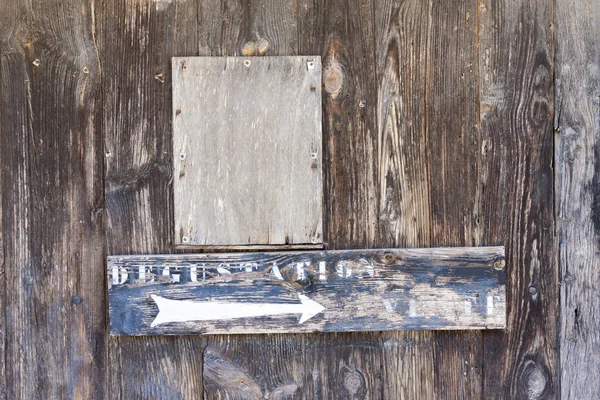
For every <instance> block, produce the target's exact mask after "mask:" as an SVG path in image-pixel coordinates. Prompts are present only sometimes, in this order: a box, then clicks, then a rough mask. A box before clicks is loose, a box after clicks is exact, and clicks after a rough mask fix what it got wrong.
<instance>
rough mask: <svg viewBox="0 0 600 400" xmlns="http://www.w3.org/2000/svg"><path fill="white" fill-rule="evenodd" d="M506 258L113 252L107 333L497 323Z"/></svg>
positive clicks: (464, 253)
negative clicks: (309, 308) (316, 309)
mask: <svg viewBox="0 0 600 400" xmlns="http://www.w3.org/2000/svg"><path fill="white" fill-rule="evenodd" d="M503 260H504V249H503V248H502V247H487V248H445V249H441V248H438V249H379V250H348V251H312V252H309V251H306V252H284V253H231V254H227V253H214V254H187V255H148V256H111V257H109V259H108V272H109V273H108V275H109V277H108V281H109V299H110V316H111V332H112V333H113V334H130V335H155V334H179V333H181V334H188V333H268V332H314V331H324V332H340V331H373V330H396V329H487V328H503V327H504V326H505V323H506V309H505V307H504V304H505V301H506V299H505V286H504V281H505V278H504V270H503V269H496V268H494V265H498V264H497V262H498V261H503ZM199 267H200V268H199ZM115 273H117V274H118V275H117V276H115V275H114V274H115ZM115 282H117V283H116V284H115ZM304 296H306V299H311V301H314V304H316V305H318V306H319V307H324V310H323V311H322V312H320V311H319V312H317V313H311V312H309V311H306V307H307V305H306V304H305V303H307V302H308V300H306V302H305V301H302V303H301V304H299V303H298V298H300V299H303V298H305V297H304ZM152 299H155V301H152ZM309 304H312V303H309ZM293 314H302V317H301V318H300V322H301V324H298V319H297V317H296V316H294V315H293ZM317 314H318V315H317ZM309 318H310V320H309Z"/></svg>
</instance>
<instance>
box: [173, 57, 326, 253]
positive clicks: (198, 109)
mask: <svg viewBox="0 0 600 400" xmlns="http://www.w3.org/2000/svg"><path fill="white" fill-rule="evenodd" d="M172 72H173V147H174V154H175V157H174V199H175V204H174V205H175V208H174V210H175V211H174V212H175V221H174V222H175V244H176V245H183V246H186V247H190V246H221V247H223V246H243V245H254V246H256V245H267V246H268V245H284V246H289V245H296V246H298V245H299V246H302V245H309V246H313V247H314V245H318V244H320V243H322V242H323V234H322V225H323V218H322V196H323V189H322V187H323V181H322V161H321V160H322V143H321V58H320V57H319V56H307V57H293V56H289V57H258V58H251V57H179V58H178V57H175V58H173V63H172Z"/></svg>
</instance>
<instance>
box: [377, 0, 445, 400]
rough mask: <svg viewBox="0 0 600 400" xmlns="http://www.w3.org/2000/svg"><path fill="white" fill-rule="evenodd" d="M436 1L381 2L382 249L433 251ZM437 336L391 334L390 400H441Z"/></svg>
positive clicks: (387, 341)
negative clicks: (431, 84) (431, 104)
mask: <svg viewBox="0 0 600 400" xmlns="http://www.w3.org/2000/svg"><path fill="white" fill-rule="evenodd" d="M431 7H432V4H431V2H422V1H413V0H410V1H403V2H398V1H377V2H376V3H375V10H376V14H375V18H376V19H375V26H376V27H377V32H376V40H375V46H376V47H375V48H376V56H377V59H376V60H377V84H378V87H377V91H378V93H377V129H378V136H377V138H378V139H377V140H378V142H377V149H378V150H377V165H378V168H377V174H378V176H377V184H378V212H379V221H378V236H379V239H378V243H379V244H380V245H383V246H405V247H417V246H430V245H431V199H430V183H429V172H428V170H429V168H430V166H429V163H428V159H427V134H426V133H427V125H426V120H425V112H426V104H427V97H426V84H425V82H426V76H427V51H428V50H427V49H428V47H427V43H428V34H429V31H430V21H429V15H430V13H431ZM433 338H434V337H433V334H432V333H431V332H414V333H413V332H397V333H385V334H384V335H383V338H382V341H383V344H384V347H383V357H382V358H383V360H382V361H383V374H384V375H383V387H384V389H383V397H384V398H387V399H414V398H424V399H426V398H434V396H435V392H434V380H435V375H434V353H433V350H434V342H433Z"/></svg>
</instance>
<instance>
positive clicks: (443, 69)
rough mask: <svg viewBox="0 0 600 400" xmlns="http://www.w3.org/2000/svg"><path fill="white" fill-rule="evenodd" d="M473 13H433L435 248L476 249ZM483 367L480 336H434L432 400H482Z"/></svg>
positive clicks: (446, 8)
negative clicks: (458, 247)
mask: <svg viewBox="0 0 600 400" xmlns="http://www.w3.org/2000/svg"><path fill="white" fill-rule="evenodd" d="M434 4H435V3H434ZM477 7H478V2H477V1H473V0H458V1H451V2H444V3H443V4H435V5H434V6H433V7H432V8H431V14H430V31H429V32H430V33H429V42H428V52H427V76H426V85H427V88H426V94H425V98H426V105H427V106H426V113H425V114H426V115H425V118H426V124H427V135H426V140H427V145H426V148H427V151H426V154H427V157H428V171H429V182H430V183H431V187H430V194H429V198H430V200H431V212H432V221H431V233H432V238H431V240H432V242H431V245H433V246H476V245H478V244H479V243H480V237H479V227H478V224H479V221H480V215H479V211H480V210H479V197H480V187H481V186H480V184H479V180H480V173H479V163H480V154H481V149H480V148H481V146H480V138H479V130H478V124H479V85H478V84H479V71H478V68H477V65H478V58H479V54H478V49H477V42H478V38H477V12H478V10H477ZM465 362H466V363H467V364H466V363H465ZM482 363H483V335H482V333H481V332H476V331H474V332H451V333H445V332H444V333H439V334H436V335H435V388H436V398H440V399H444V398H468V399H476V398H482V391H483V377H482V368H481V367H482Z"/></svg>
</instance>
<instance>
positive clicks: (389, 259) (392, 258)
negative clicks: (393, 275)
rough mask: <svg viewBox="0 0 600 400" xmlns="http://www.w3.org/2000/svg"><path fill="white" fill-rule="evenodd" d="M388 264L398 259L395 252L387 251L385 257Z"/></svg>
mask: <svg viewBox="0 0 600 400" xmlns="http://www.w3.org/2000/svg"><path fill="white" fill-rule="evenodd" d="M383 258H384V259H385V262H386V264H393V263H395V262H396V261H397V260H398V257H396V255H395V254H394V253H387V254H386V255H385V256H384V257H383Z"/></svg>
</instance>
